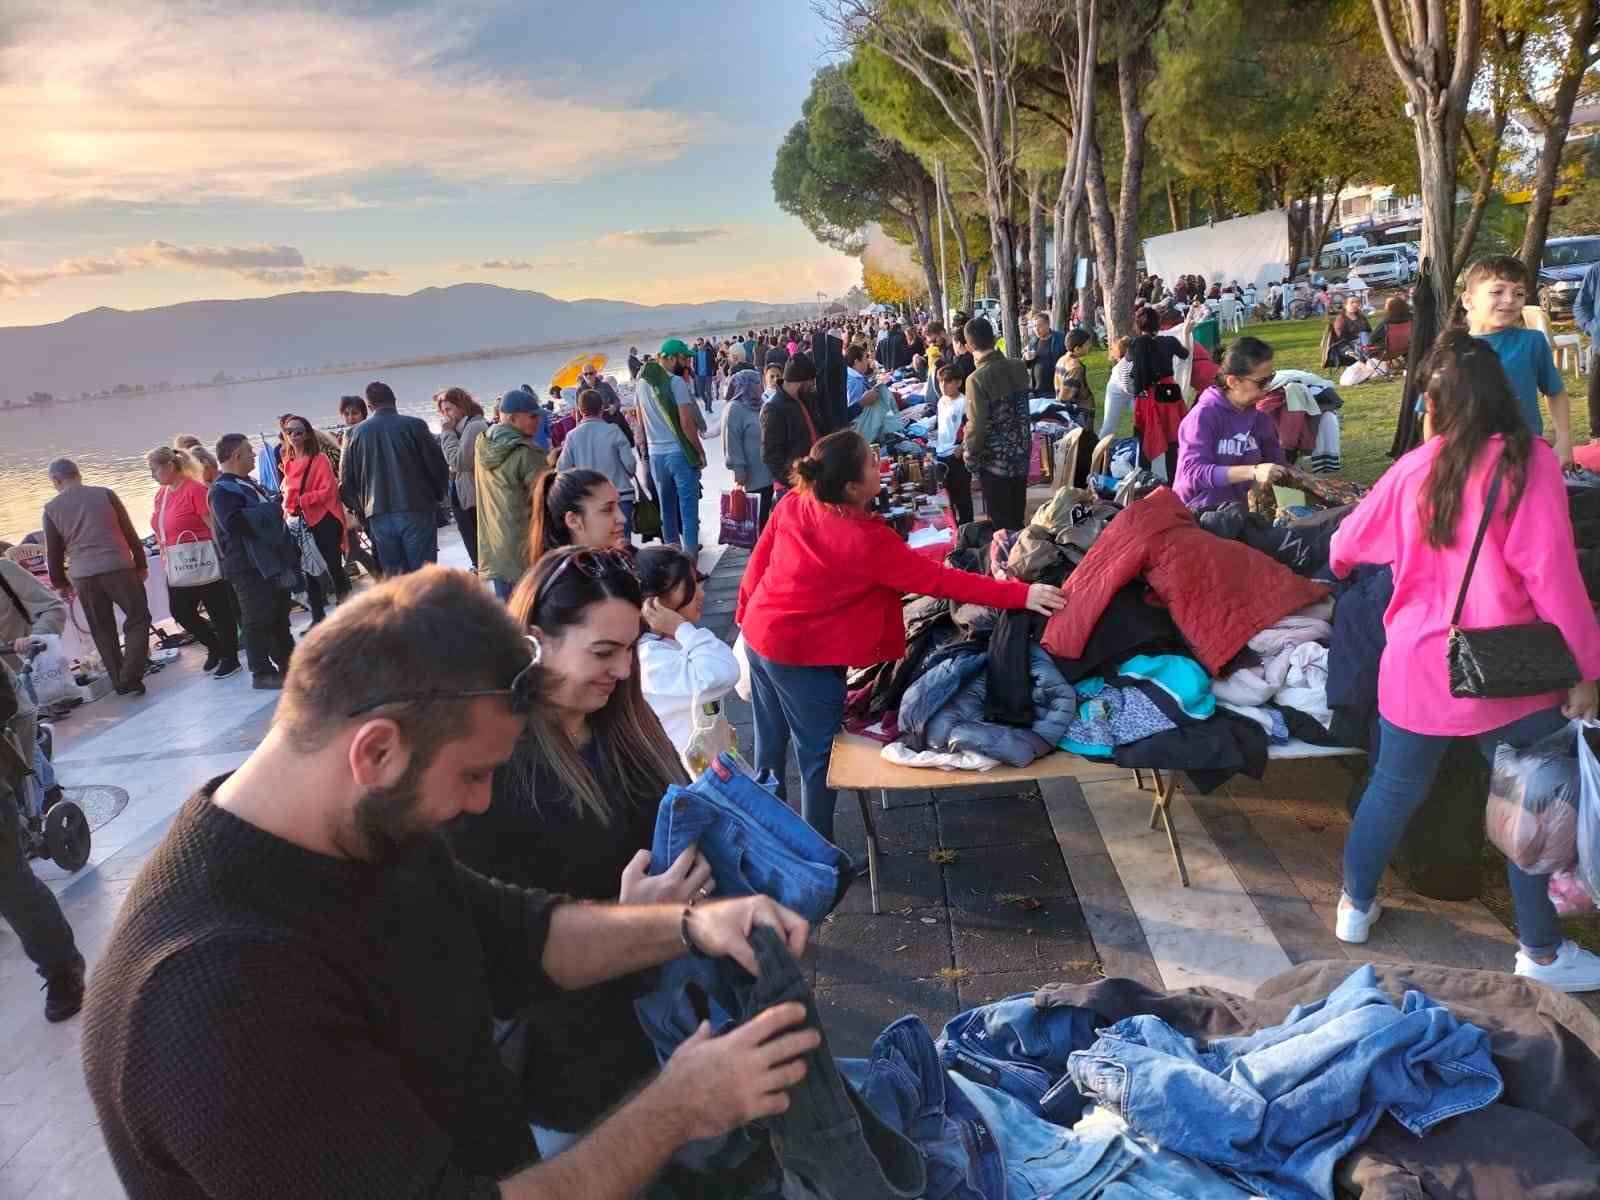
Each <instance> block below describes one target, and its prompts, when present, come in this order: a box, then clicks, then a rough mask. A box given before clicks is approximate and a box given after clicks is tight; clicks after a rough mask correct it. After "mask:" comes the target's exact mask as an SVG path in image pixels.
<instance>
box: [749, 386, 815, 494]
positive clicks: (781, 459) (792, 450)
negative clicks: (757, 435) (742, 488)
mask: <svg viewBox="0 0 1600 1200" xmlns="http://www.w3.org/2000/svg"><path fill="white" fill-rule="evenodd" d="M806 411H809V410H802V409H801V407H800V401H798V400H796V399H794V398H793V397H792V396H790V395H789V393H788V392H786V391H784V390H783V389H781V388H780V389H779V390H778V394H777V395H776V396H774V397H773V398H772V399H771V400H768V401H767V402H766V403H765V404H764V405H762V406H761V461H762V462H763V463H765V464H766V467H767V470H769V471H771V472H772V478H773V479H775V480H776V481H777V482H779V483H781V484H783V485H784V486H786V487H787V486H788V483H789V467H790V464H792V463H793V462H794V460H795V459H797V458H799V457H800V456H801V455H803V454H804V453H805V452H806V451H808V450H810V449H811V440H812V439H811V427H810V426H808V425H807V424H806V418H805V413H806ZM811 421H812V424H813V425H814V426H815V427H816V430H817V436H819V437H820V436H822V420H821V418H820V417H818V415H817V414H816V413H814V412H813V413H812V414H811Z"/></svg>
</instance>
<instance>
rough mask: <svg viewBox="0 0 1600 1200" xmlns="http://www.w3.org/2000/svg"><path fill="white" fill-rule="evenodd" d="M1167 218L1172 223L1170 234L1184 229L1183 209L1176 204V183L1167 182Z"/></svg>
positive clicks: (1174, 180)
mask: <svg viewBox="0 0 1600 1200" xmlns="http://www.w3.org/2000/svg"><path fill="white" fill-rule="evenodd" d="M1167 217H1168V219H1169V220H1170V221H1171V222H1172V232H1173V233H1177V232H1178V230H1180V229H1182V228H1183V227H1184V225H1183V208H1182V206H1181V205H1180V204H1179V202H1178V181H1177V180H1176V179H1168V180H1167Z"/></svg>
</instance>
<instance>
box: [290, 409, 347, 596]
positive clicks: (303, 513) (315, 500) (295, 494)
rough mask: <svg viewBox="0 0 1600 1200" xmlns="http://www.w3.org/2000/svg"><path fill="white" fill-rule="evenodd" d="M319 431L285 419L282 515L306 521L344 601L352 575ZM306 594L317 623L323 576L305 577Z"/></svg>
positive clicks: (340, 508) (335, 480)
mask: <svg viewBox="0 0 1600 1200" xmlns="http://www.w3.org/2000/svg"><path fill="white" fill-rule="evenodd" d="M320 436H321V435H319V433H318V432H317V430H316V429H315V428H314V427H313V426H312V424H311V422H310V421H308V420H306V419H305V418H304V417H298V416H295V415H293V414H292V413H291V414H289V415H287V416H285V417H284V418H283V515H284V516H285V517H299V518H300V519H301V520H303V521H305V523H306V528H308V529H309V530H311V536H312V538H313V539H314V540H315V541H316V543H317V549H318V550H319V551H320V552H321V554H322V558H323V561H324V562H326V563H327V564H328V574H329V575H330V576H331V577H332V581H333V594H334V597H335V598H337V600H338V602H339V603H343V602H344V601H345V599H346V598H348V597H349V595H350V576H349V575H348V574H346V572H345V569H344V504H343V503H342V502H341V501H340V499H339V474H338V472H337V471H335V470H334V467H333V462H332V459H331V458H330V456H329V454H328V451H327V447H325V446H324V445H323V444H322V442H321V441H320ZM330 441H331V439H330ZM306 598H307V599H308V600H310V602H311V621H312V623H313V624H315V623H316V622H318V621H320V620H322V618H323V617H324V616H326V615H327V613H326V608H327V602H328V599H329V597H328V596H327V595H326V590H325V589H324V587H323V582H322V577H321V576H313V575H309V574H308V575H307V576H306Z"/></svg>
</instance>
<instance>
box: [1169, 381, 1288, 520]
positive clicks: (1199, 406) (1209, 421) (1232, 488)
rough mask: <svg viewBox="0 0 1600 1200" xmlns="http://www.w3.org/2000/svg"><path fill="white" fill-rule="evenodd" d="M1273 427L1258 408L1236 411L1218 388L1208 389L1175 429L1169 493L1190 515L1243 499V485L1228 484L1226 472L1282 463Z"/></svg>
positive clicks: (1246, 487)
mask: <svg viewBox="0 0 1600 1200" xmlns="http://www.w3.org/2000/svg"><path fill="white" fill-rule="evenodd" d="M1283 461H1284V459H1283V447H1282V446H1281V445H1279V444H1278V426H1277V424H1276V423H1275V422H1274V421H1273V419H1272V417H1271V416H1270V415H1268V414H1267V413H1264V412H1262V411H1261V410H1260V409H1259V408H1247V409H1245V410H1244V411H1243V412H1240V411H1239V410H1238V409H1237V408H1235V407H1234V406H1233V405H1231V404H1229V403H1228V398H1227V397H1226V396H1224V395H1223V394H1222V390H1221V389H1220V388H1217V387H1208V388H1207V389H1206V390H1205V391H1203V392H1201V393H1200V399H1199V400H1198V401H1197V402H1196V403H1195V406H1194V407H1193V408H1191V409H1190V410H1189V413H1188V415H1187V416H1186V417H1184V418H1183V424H1181V425H1179V426H1178V481H1177V483H1176V485H1175V486H1174V489H1173V490H1174V491H1176V492H1177V493H1178V498H1179V499H1180V500H1182V501H1183V502H1184V503H1185V504H1187V505H1188V506H1189V507H1190V508H1192V509H1194V510H1195V511H1197V512H1198V511H1200V510H1202V509H1207V508H1218V507H1220V506H1221V505H1224V504H1226V503H1227V502H1228V501H1230V500H1244V499H1246V498H1247V497H1248V496H1249V494H1250V485H1249V484H1248V483H1229V482H1228V468H1229V467H1243V466H1250V467H1253V466H1256V465H1257V464H1258V463H1264V462H1275V463H1281V462H1283Z"/></svg>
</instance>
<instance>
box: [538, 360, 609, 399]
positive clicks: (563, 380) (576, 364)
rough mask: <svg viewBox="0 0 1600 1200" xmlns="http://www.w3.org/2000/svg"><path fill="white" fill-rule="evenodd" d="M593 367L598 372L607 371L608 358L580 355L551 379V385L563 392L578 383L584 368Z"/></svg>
mask: <svg viewBox="0 0 1600 1200" xmlns="http://www.w3.org/2000/svg"><path fill="white" fill-rule="evenodd" d="M590 365H593V367H594V369H595V371H596V372H599V371H602V370H604V369H605V365H606V356H605V355H604V354H580V355H578V357H577V358H575V359H573V360H572V361H571V362H569V363H567V364H566V366H564V367H562V368H561V369H560V370H559V371H557V372H556V373H555V374H554V375H552V376H551V377H550V385H551V386H552V387H558V388H560V389H561V390H562V391H565V390H566V389H567V388H569V387H571V386H572V385H573V384H575V383H577V382H578V376H579V375H582V374H583V369H584V367H587V366H590Z"/></svg>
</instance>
